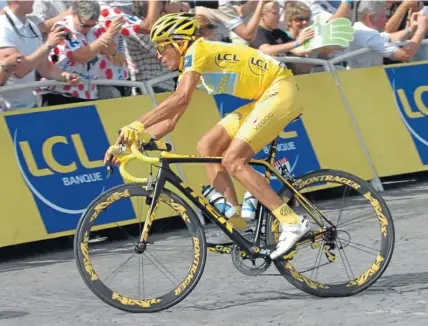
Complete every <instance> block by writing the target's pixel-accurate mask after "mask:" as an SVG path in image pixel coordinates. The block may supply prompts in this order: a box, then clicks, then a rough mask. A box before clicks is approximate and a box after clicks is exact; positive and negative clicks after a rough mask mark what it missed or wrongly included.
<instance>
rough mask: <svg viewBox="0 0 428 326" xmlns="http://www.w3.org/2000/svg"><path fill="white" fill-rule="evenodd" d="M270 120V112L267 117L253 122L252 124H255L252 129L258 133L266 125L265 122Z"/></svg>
mask: <svg viewBox="0 0 428 326" xmlns="http://www.w3.org/2000/svg"><path fill="white" fill-rule="evenodd" d="M272 118H273V113H272V112H270V113H268V114H267V115H265V116H264V117H263V118H262V119H261V120H259V119H256V120H254V121H253V123H254V124H256V126H255V127H254V129H255V130H256V131H259V130H260V129H261V128H262V127H263V126H264V125H265V124H266V122H268V121H269V120H270V119H272Z"/></svg>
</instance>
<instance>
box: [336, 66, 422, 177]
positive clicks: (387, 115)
mask: <svg viewBox="0 0 428 326" xmlns="http://www.w3.org/2000/svg"><path fill="white" fill-rule="evenodd" d="M426 73H428V64H427V63H426V62H417V63H406V64H397V65H390V66H383V67H382V66H379V67H371V68H362V69H351V70H346V71H339V72H338V76H339V81H340V84H341V85H342V89H343V91H344V95H345V97H346V99H347V101H348V102H349V105H350V108H351V111H352V114H353V116H354V117H355V120H356V123H357V125H358V128H359V130H360V132H361V135H362V138H363V140H364V143H365V145H366V146H367V149H368V152H369V155H370V157H371V159H372V160H373V163H374V166H375V169H376V172H377V174H378V175H379V176H380V177H386V176H394V175H400V174H406V173H413V172H419V171H426V170H427V169H428V146H427V145H428V142H427V140H428V131H427V130H428V129H427V128H426V127H425V126H426V124H427V123H428V117H427V114H428V93H427V92H426V91H427V90H428V81H427V79H426Z"/></svg>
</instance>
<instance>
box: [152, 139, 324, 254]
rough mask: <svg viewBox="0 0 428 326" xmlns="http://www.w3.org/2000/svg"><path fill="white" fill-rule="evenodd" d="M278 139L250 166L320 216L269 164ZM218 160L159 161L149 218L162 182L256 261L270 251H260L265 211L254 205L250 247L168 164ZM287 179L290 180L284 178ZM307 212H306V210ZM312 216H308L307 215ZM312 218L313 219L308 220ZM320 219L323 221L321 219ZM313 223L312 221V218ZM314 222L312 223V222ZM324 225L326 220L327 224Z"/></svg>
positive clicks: (217, 159)
mask: <svg viewBox="0 0 428 326" xmlns="http://www.w3.org/2000/svg"><path fill="white" fill-rule="evenodd" d="M277 142H278V139H277V138H275V139H274V140H273V141H272V143H271V144H270V150H269V155H268V158H267V159H266V160H256V159H252V160H250V162H249V164H250V165H252V166H262V167H264V168H265V178H266V180H267V181H268V182H269V180H270V177H271V175H272V173H273V174H275V176H276V177H277V178H278V179H279V180H280V181H281V182H282V183H283V184H284V186H286V187H288V188H289V189H290V190H291V191H292V192H293V193H294V194H296V195H297V196H300V199H298V200H299V202H300V203H301V204H302V205H304V206H306V207H310V208H312V209H315V210H316V211H317V212H318V213H319V214H320V215H322V216H323V214H322V213H321V212H320V211H319V210H317V209H316V208H315V207H314V206H313V205H312V204H311V203H309V202H308V201H307V200H306V199H305V198H304V197H302V195H301V194H300V193H299V192H298V190H296V189H295V188H294V187H293V186H292V185H291V183H290V181H294V180H290V181H289V180H287V179H286V178H284V177H283V176H282V175H281V174H280V173H279V172H278V171H276V170H275V169H274V168H273V163H274V160H275V155H276V150H277ZM221 161H222V157H199V156H173V155H172V156H171V157H162V158H161V159H160V162H161V165H160V169H159V172H158V175H157V180H156V183H155V188H154V193H153V199H152V202H151V205H150V209H149V214H148V216H151V214H152V212H153V209H154V207H155V205H156V202H157V199H158V198H159V195H160V193H161V191H162V189H163V188H164V187H165V184H166V182H169V183H171V184H172V185H173V186H175V187H176V188H177V189H178V190H179V191H180V192H182V193H183V194H184V195H185V196H186V197H187V198H188V199H189V200H190V201H191V202H192V203H193V204H195V205H196V207H198V208H199V209H200V210H201V211H202V213H203V215H204V216H206V217H207V218H208V219H209V220H210V221H212V222H214V223H215V224H216V225H217V226H218V227H219V228H220V229H221V230H222V231H223V232H225V233H226V234H227V235H228V236H229V237H230V238H231V239H232V240H233V241H234V242H235V243H236V244H237V245H238V246H239V248H240V250H243V251H245V252H246V253H247V254H249V255H250V256H252V257H253V258H256V257H260V256H262V257H268V256H269V254H270V252H271V250H270V249H268V248H260V246H259V244H260V233H261V228H262V222H263V217H264V216H265V211H266V208H265V207H264V206H263V205H261V203H260V202H259V203H258V206H257V214H258V222H257V226H256V236H255V239H254V241H253V243H251V242H250V241H248V240H247V239H245V238H244V237H243V236H242V235H241V234H240V233H239V232H237V231H236V230H235V229H234V228H233V226H232V225H231V224H230V223H228V222H227V219H226V218H225V217H224V216H223V215H222V214H221V213H220V212H219V211H218V210H217V209H216V208H215V207H214V206H213V205H211V204H210V203H209V202H208V201H207V200H206V199H205V198H204V197H202V196H199V195H197V194H196V193H195V192H194V191H193V189H191V188H190V187H189V186H187V185H186V184H185V183H184V182H183V180H181V179H180V177H178V176H177V175H176V174H175V173H174V172H173V171H172V170H171V167H170V165H171V164H179V163H186V164H189V163H221ZM287 177H290V176H287ZM306 210H307V209H306ZM311 215H312V214H311ZM312 217H313V216H312ZM323 218H324V219H325V220H327V219H326V218H325V217H324V216H323ZM314 219H315V218H314ZM315 220H316V219H315ZM327 221H328V220H327Z"/></svg>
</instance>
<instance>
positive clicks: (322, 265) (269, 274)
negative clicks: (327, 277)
mask: <svg viewBox="0 0 428 326" xmlns="http://www.w3.org/2000/svg"><path fill="white" fill-rule="evenodd" d="M328 264H331V262H327V263H324V264H321V265H318V266H314V267H312V268H309V269H306V270H304V271H301V272H299V273H300V274H303V273H307V272H310V271H313V270H314V269H316V268H320V267H324V266H326V265H328ZM256 276H282V274H273V273H268V274H260V275H256Z"/></svg>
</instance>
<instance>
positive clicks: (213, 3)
mask: <svg viewBox="0 0 428 326" xmlns="http://www.w3.org/2000/svg"><path fill="white" fill-rule="evenodd" d="M189 5H190V8H192V9H193V8H195V7H206V8H210V9H218V1H197V0H196V1H189Z"/></svg>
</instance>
